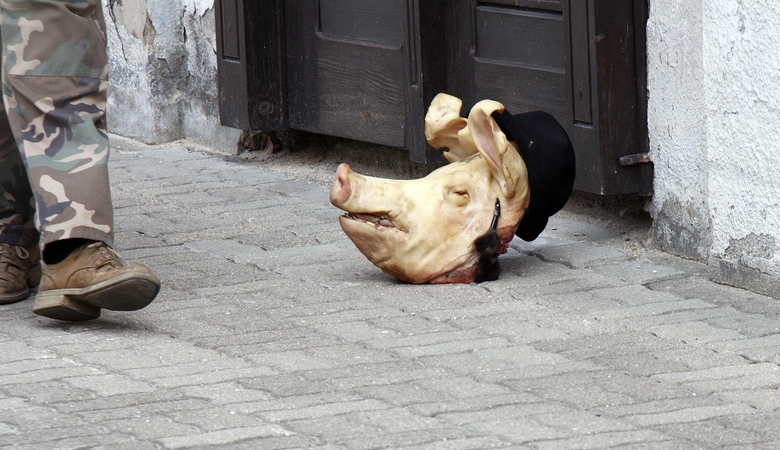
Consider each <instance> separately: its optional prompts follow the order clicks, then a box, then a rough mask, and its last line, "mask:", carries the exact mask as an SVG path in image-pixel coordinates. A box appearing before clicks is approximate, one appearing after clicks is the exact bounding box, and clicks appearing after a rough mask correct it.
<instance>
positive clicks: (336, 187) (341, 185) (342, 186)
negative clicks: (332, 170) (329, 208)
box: [330, 163, 352, 206]
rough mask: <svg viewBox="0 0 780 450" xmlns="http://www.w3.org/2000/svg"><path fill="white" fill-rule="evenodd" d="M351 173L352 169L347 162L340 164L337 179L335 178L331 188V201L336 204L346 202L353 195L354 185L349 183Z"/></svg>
mask: <svg viewBox="0 0 780 450" xmlns="http://www.w3.org/2000/svg"><path fill="white" fill-rule="evenodd" d="M351 173H352V169H350V168H349V165H348V164H346V163H343V164H341V165H339V168H338V169H336V179H335V180H333V187H331V188H330V202H331V203H332V204H333V205H334V206H339V205H342V204H344V203H345V202H346V201H347V200H348V199H349V196H350V195H352V185H350V183H349V175H350V174H351Z"/></svg>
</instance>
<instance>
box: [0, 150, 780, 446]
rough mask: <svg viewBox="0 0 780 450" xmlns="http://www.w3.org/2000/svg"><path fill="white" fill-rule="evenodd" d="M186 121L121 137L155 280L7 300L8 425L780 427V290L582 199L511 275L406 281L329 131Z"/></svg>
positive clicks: (319, 431) (669, 433)
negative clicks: (186, 130) (356, 239)
mask: <svg viewBox="0 0 780 450" xmlns="http://www.w3.org/2000/svg"><path fill="white" fill-rule="evenodd" d="M184 145H187V144H186V143H177V144H176V145H168V146H158V147H154V148H151V147H147V146H143V145H140V144H138V143H135V142H133V141H130V140H126V139H122V138H117V139H116V140H115V145H114V153H113V156H112V165H111V169H110V170H111V171H112V180H113V183H114V203H115V206H116V211H115V213H116V225H117V235H116V247H117V248H118V250H119V251H120V252H121V253H122V254H123V256H124V257H125V258H126V259H128V260H129V261H131V262H140V263H143V264H147V265H148V266H150V267H152V268H153V269H154V270H155V271H157V273H158V275H159V276H160V278H161V279H162V280H163V287H162V289H161V291H160V294H159V296H158V298H157V300H155V302H154V303H152V304H151V305H150V306H149V307H147V308H145V309H143V310H140V311H136V312H118V311H104V312H103V315H102V317H101V318H100V319H98V320H95V321H91V322H86V323H79V324H70V323H58V322H54V321H51V320H48V319H45V318H42V317H38V316H35V315H34V314H32V313H31V311H30V308H31V304H32V301H30V300H28V301H25V302H19V303H16V304H12V305H3V306H2V314H0V363H1V364H0V446H3V447H10V448H31V449H33V448H34V449H39V448H97V449H160V448H230V449H244V448H246V449H255V448H279V449H288V448H289V449H293V448H315V449H322V450H331V449H390V448H411V449H448V450H449V449H486V448H517V449H537V450H538V449H548V448H549V449H558V448H561V449H569V448H616V449H619V448H626V449H640V448H648V449H653V450H657V449H666V448H668V449H675V450H677V449H687V448H691V449H699V448H717V447H721V448H740V446H741V447H743V448H776V444H777V442H780V431H777V430H780V423H778V420H780V419H778V417H780V416H778V414H777V412H778V410H780V396H778V394H777V386H778V381H777V380H778V379H780V378H779V377H778V373H777V367H780V353H778V351H777V348H779V346H780V341H779V340H778V339H779V338H778V336H780V333H778V330H780V320H778V317H780V303H778V302H777V301H776V300H775V299H772V298H768V297H764V296H760V295H757V294H753V293H750V292H747V291H742V290H738V289H733V288H729V287H726V286H721V285H717V284H715V283H712V282H711V281H709V280H708V279H706V278H705V277H704V276H703V275H702V274H704V273H705V272H706V270H704V269H705V268H704V266H702V265H701V264H697V263H692V262H690V261H683V260H679V259H676V258H674V257H672V256H669V255H665V254H661V253H657V252H655V251H653V250H652V249H645V248H639V247H642V246H641V244H640V243H638V242H637V243H636V244H634V243H633V242H632V243H630V244H627V243H626V242H624V240H623V239H624V235H622V234H621V231H620V230H619V229H618V228H616V227H614V226H612V225H609V224H606V223H600V222H597V221H593V220H592V218H590V217H587V216H583V215H578V214H577V213H574V212H568V211H563V212H562V213H561V214H559V215H558V216H555V217H553V218H552V220H551V222H550V225H549V227H548V229H547V230H545V232H544V233H543V234H542V236H541V237H540V238H539V239H537V240H536V241H534V242H532V243H525V242H522V241H520V240H514V241H513V242H512V243H511V250H510V251H509V252H508V253H507V254H506V255H503V256H502V257H501V258H500V261H501V266H502V274H501V277H499V279H498V280H496V281H492V282H484V283H473V284H470V285H438V286H431V285H421V286H418V285H409V284H404V283H400V282H398V281H397V280H395V279H394V278H392V277H390V276H388V275H385V274H383V273H382V272H381V271H380V270H379V269H378V268H376V267H375V266H374V265H373V264H371V263H370V262H369V261H368V260H367V259H366V258H365V257H363V255H361V254H360V252H359V251H358V250H357V249H356V248H355V246H354V245H353V244H352V243H351V242H350V241H349V239H347V238H346V237H345V236H344V234H343V232H342V231H341V229H340V227H339V225H338V221H337V217H338V216H339V215H340V214H341V212H340V211H339V210H337V209H336V208H334V207H332V206H330V205H329V203H328V193H329V186H330V183H331V182H332V179H333V172H334V171H335V169H336V167H337V165H338V162H340V161H335V160H334V159H333V156H332V155H330V156H328V155H326V156H325V157H324V159H323V156H322V155H319V156H317V157H309V156H306V154H305V153H297V152H290V153H289V154H287V155H286V156H284V157H274V158H270V159H265V160H264V162H257V161H251V160H250V159H247V160H243V161H240V160H239V159H235V158H234V159H231V158H226V157H224V156H216V155H212V154H205V153H202V152H199V151H191V150H188V149H186V148H184V147H183V146H184ZM321 160H322V161H321ZM368 169H369V171H371V170H374V169H376V168H370V167H369V168H368ZM632 247H636V249H634V248H632Z"/></svg>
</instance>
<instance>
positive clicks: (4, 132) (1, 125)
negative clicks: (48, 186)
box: [0, 102, 40, 247]
mask: <svg viewBox="0 0 780 450" xmlns="http://www.w3.org/2000/svg"><path fill="white" fill-rule="evenodd" d="M34 218H35V202H34V199H33V193H32V190H31V189H30V181H29V180H28V179H27V170H26V169H25V167H24V164H23V163H22V158H21V155H20V154H19V149H18V148H16V140H15V139H14V136H13V133H12V132H11V125H10V124H9V123H8V117H7V116H6V114H5V108H4V107H3V104H2V103H1V102H0V244H10V245H19V246H22V247H33V246H36V245H38V241H39V239H40V235H39V234H38V229H37V228H36V227H35V222H34Z"/></svg>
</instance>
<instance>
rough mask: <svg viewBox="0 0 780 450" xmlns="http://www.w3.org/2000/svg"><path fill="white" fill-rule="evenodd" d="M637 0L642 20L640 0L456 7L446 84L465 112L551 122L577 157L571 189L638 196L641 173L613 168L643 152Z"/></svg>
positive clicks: (533, 0)
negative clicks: (478, 107)
mask: <svg viewBox="0 0 780 450" xmlns="http://www.w3.org/2000/svg"><path fill="white" fill-rule="evenodd" d="M643 2H644V5H645V6H644V8H645V9H644V11H645V14H646V1H645V0H637V1H635V2H633V3H632V2H630V1H626V0H484V1H476V0H456V1H455V2H453V7H452V10H451V11H450V12H449V13H448V14H447V17H448V26H447V33H448V34H447V40H448V42H449V43H450V49H449V52H448V55H449V57H448V67H449V70H448V87H449V88H450V90H451V91H452V92H453V93H454V94H455V95H459V96H460V97H462V98H463V99H464V100H465V101H464V103H465V104H466V105H467V106H470V105H472V104H473V103H474V102H476V101H479V100H481V99H483V98H491V99H495V100H498V101H500V102H502V103H504V104H505V106H506V107H507V109H508V110H509V111H511V112H512V113H514V114H517V113H522V112H526V111H531V110H537V109H539V110H544V111H547V112H549V113H551V114H552V115H553V116H555V117H556V118H557V119H558V121H559V122H561V124H563V125H564V127H565V128H566V130H567V131H568V133H569V135H570V137H571V139H572V142H573V144H574V148H575V151H576V153H577V181H576V184H575V189H578V190H582V191H586V192H592V193H598V194H622V193H632V192H640V191H643V190H645V189H646V183H643V181H644V180H643V177H642V171H641V169H640V167H639V166H630V165H621V163H620V158H621V157H622V156H625V155H633V154H638V153H643V152H646V139H643V137H644V136H645V134H643V132H642V131H641V130H642V129H643V128H642V127H643V126H644V127H645V128H644V129H645V130H646V124H643V119H644V118H645V117H646V112H645V111H644V109H643V107H642V106H641V104H642V102H643V99H644V97H643V93H642V92H639V91H638V90H639V89H641V90H644V79H641V77H642V76H643V73H644V72H643V70H641V71H640V70H638V69H637V67H638V65H637V64H638V61H639V64H643V62H642V61H641V57H643V56H644V47H643V45H644V42H643V41H642V38H643V35H639V36H637V35H635V33H634V28H635V22H636V23H639V24H640V27H643V24H642V22H641V20H642V14H641V11H642V9H641V5H640V6H639V8H638V9H637V8H636V5H637V4H641V3H643ZM637 48H639V49H640V53H639V54H637V52H636V50H637ZM645 120H646V119H645ZM636 159H638V158H635V160H636Z"/></svg>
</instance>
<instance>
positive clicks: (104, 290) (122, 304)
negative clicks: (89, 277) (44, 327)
mask: <svg viewBox="0 0 780 450" xmlns="http://www.w3.org/2000/svg"><path fill="white" fill-rule="evenodd" d="M159 291H160V281H159V280H158V279H157V277H155V276H153V275H146V274H124V275H120V276H117V277H114V278H112V279H110V280H106V281H104V282H102V283H98V284H95V285H92V286H87V287H85V288H76V289H52V290H49V291H42V292H39V293H38V295H37V296H36V297H35V303H34V304H33V312H34V313H35V314H38V315H41V316H45V317H49V318H51V319H57V320H65V321H68V322H81V321H84V320H91V319H97V318H98V317H100V310H101V309H103V308H105V309H109V310H112V311H135V310H138V309H141V308H144V307H146V306H147V305H148V304H149V303H151V302H152V300H154V298H155V297H156V296H157V293H158V292H159Z"/></svg>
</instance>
